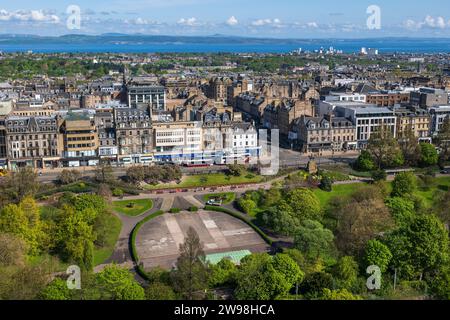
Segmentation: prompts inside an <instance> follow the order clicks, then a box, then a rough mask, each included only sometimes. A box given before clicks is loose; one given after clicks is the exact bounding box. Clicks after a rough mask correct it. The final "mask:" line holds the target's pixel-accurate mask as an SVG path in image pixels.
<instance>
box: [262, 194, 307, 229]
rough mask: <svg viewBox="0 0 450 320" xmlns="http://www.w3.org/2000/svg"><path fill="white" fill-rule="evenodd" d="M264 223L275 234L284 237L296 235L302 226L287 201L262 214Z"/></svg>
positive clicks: (282, 201)
mask: <svg viewBox="0 0 450 320" xmlns="http://www.w3.org/2000/svg"><path fill="white" fill-rule="evenodd" d="M262 221H263V223H264V224H265V225H266V226H268V227H269V228H271V229H272V230H273V231H274V232H276V233H278V234H282V235H288V236H289V235H294V234H295V231H296V230H297V228H298V227H299V225H300V221H299V220H298V219H297V218H296V217H295V215H294V211H293V210H292V208H291V206H289V205H288V204H287V203H286V201H284V200H281V201H280V203H279V204H278V205H277V206H276V207H274V208H271V209H269V210H267V211H265V212H264V213H263V214H262Z"/></svg>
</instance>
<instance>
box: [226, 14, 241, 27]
mask: <svg viewBox="0 0 450 320" xmlns="http://www.w3.org/2000/svg"><path fill="white" fill-rule="evenodd" d="M226 24H227V25H229V26H236V25H238V24H239V21H238V19H236V17H235V16H231V17H230V18H229V19H228V20H227V22H226Z"/></svg>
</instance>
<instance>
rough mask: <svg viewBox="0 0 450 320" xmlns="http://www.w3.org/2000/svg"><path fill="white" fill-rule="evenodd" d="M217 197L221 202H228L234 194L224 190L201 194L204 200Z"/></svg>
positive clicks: (231, 200)
mask: <svg viewBox="0 0 450 320" xmlns="http://www.w3.org/2000/svg"><path fill="white" fill-rule="evenodd" d="M218 198H220V199H222V204H230V203H232V202H233V201H234V200H235V199H236V194H235V193H233V192H224V193H213V194H207V195H205V196H203V200H204V201H208V200H210V199H218Z"/></svg>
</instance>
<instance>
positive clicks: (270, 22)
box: [251, 18, 281, 27]
mask: <svg viewBox="0 0 450 320" xmlns="http://www.w3.org/2000/svg"><path fill="white" fill-rule="evenodd" d="M251 25H252V26H254V27H262V26H281V20H280V19H277V18H275V19H258V20H255V21H253V22H252V23H251Z"/></svg>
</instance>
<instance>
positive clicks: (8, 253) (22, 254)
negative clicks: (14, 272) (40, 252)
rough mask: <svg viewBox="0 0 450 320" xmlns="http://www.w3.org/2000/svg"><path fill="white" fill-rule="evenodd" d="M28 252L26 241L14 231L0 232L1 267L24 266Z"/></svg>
mask: <svg viewBox="0 0 450 320" xmlns="http://www.w3.org/2000/svg"><path fill="white" fill-rule="evenodd" d="M27 252H28V248H27V244H26V242H25V241H24V240H23V239H22V238H20V237H18V236H17V235H14V234H12V233H0V267H2V266H3V267H6V266H24V265H25V261H26V254H27Z"/></svg>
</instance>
